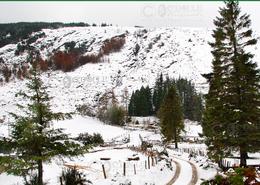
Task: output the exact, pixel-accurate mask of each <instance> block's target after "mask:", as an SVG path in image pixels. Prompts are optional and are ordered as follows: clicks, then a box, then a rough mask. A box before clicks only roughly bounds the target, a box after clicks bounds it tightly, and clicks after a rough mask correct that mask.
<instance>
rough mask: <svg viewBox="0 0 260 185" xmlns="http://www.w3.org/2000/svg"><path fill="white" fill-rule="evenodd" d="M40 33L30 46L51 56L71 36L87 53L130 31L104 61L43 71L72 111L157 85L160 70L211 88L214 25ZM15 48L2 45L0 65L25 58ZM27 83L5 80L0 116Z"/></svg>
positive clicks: (57, 101)
mask: <svg viewBox="0 0 260 185" xmlns="http://www.w3.org/2000/svg"><path fill="white" fill-rule="evenodd" d="M42 33H44V34H42ZM39 34H42V35H44V36H43V37H39V38H38V39H36V40H35V41H34V42H32V43H31V45H32V46H34V47H35V48H37V49H39V51H40V54H41V57H42V58H43V59H47V58H48V57H49V56H50V55H51V54H52V53H53V51H57V50H61V51H62V50H64V49H65V47H64V44H65V43H66V42H71V41H74V42H75V43H76V46H80V45H82V44H84V46H85V47H86V48H85V54H84V55H88V54H93V53H98V52H99V51H100V48H101V46H102V43H103V42H104V41H105V40H106V39H110V38H112V37H115V36H119V35H122V34H125V39H126V42H125V45H124V46H123V48H122V49H121V50H120V51H119V52H114V53H111V54H109V55H105V56H103V60H102V62H100V63H96V64H85V65H83V66H81V67H79V68H77V69H75V70H74V71H72V72H67V73H65V72H62V71H48V72H45V73H44V74H43V75H42V78H43V79H44V82H46V84H48V85H49V86H50V88H49V89H48V90H49V92H50V95H51V96H53V97H54V99H53V108H54V109H55V110H59V111H65V112H66V111H73V110H75V106H76V105H81V104H89V105H90V106H91V107H95V106H96V105H97V104H98V101H99V99H100V97H101V96H102V95H103V94H104V93H105V92H109V91H113V92H114V93H115V95H116V97H117V98H118V100H119V102H120V101H121V95H122V94H123V91H124V89H125V88H127V89H128V91H129V92H130V93H131V92H132V91H133V90H135V89H137V88H140V87H141V86H142V85H152V84H154V82H155V79H156V77H157V76H158V75H159V74H160V73H163V74H164V75H167V74H168V75H169V76H170V77H174V78H178V77H184V78H188V79H190V80H192V81H193V82H194V83H195V86H196V88H197V89H198V90H199V91H202V92H206V90H207V84H206V83H205V79H204V78H203V77H202V76H201V74H203V73H208V72H209V71H210V70H211V59H212V57H211V53H210V47H209V45H208V41H210V40H211V31H209V30H203V29H192V28H157V29H150V30H149V29H144V28H132V27H68V28H59V29H44V30H42V31H41V32H37V33H33V34H32V37H33V36H35V35H39ZM137 45H138V46H139V47H138V46H137ZM137 48H139V49H137ZM16 49H17V45H16V44H9V45H6V46H4V47H2V48H0V58H2V63H0V65H3V63H4V64H7V65H10V66H12V65H13V64H18V65H20V64H21V63H23V62H25V61H26V57H27V52H23V53H20V55H18V56H17V55H15V51H16ZM252 50H253V51H254V53H256V54H257V53H259V44H258V47H255V48H252ZM137 51H138V52H137ZM259 58H260V57H259V54H258V55H256V57H255V60H258V61H260V60H259ZM0 77H1V74H0ZM25 82H26V80H23V81H21V80H18V79H16V78H14V79H12V80H11V82H9V83H2V84H1V85H0V106H1V110H0V118H2V117H3V116H4V115H7V112H8V111H14V108H15V106H14V105H15V103H17V102H18V101H23V100H21V99H18V98H17V97H15V93H16V92H18V91H19V90H21V89H24V87H25Z"/></svg>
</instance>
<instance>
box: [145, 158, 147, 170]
mask: <svg viewBox="0 0 260 185" xmlns="http://www.w3.org/2000/svg"><path fill="white" fill-rule="evenodd" d="M145 169H147V161H146V160H145Z"/></svg>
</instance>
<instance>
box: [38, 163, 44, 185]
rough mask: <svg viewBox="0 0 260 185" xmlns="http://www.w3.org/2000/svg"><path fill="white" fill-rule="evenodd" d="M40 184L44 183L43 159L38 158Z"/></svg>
mask: <svg viewBox="0 0 260 185" xmlns="http://www.w3.org/2000/svg"><path fill="white" fill-rule="evenodd" d="M37 163H38V185H43V167H42V160H38V161H37Z"/></svg>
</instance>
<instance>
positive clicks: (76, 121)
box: [0, 116, 259, 185]
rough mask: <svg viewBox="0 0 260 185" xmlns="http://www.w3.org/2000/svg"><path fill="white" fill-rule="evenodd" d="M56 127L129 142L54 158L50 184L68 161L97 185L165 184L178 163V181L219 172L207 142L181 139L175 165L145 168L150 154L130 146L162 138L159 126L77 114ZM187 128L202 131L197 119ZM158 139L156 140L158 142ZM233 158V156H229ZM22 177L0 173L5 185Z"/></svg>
mask: <svg viewBox="0 0 260 185" xmlns="http://www.w3.org/2000/svg"><path fill="white" fill-rule="evenodd" d="M135 119H138V120H139V121H140V125H139V126H142V127H144V125H145V124H147V123H148V120H149V122H153V121H158V120H156V118H154V117H147V118H135ZM53 126H54V127H55V128H64V129H65V132H66V133H68V134H71V136H77V135H78V134H79V133H84V132H88V133H90V134H93V133H100V134H101V135H102V136H103V138H104V140H105V142H108V143H109V142H111V141H118V143H120V141H122V140H123V139H125V138H130V142H129V143H127V144H121V145H120V147H121V149H119V148H116V149H115V148H113V147H95V148H93V149H92V150H90V153H86V154H85V155H83V156H78V157H74V158H71V159H68V158H65V159H63V160H59V159H54V160H53V161H52V163H51V164H45V165H44V180H45V181H46V182H48V183H49V184H50V185H58V184H59V179H58V176H59V175H60V174H61V170H62V169H63V168H65V166H66V165H77V166H79V168H80V170H81V171H82V172H83V173H84V174H86V177H87V179H88V180H90V181H91V182H92V183H93V184H95V185H96V184H97V185H110V184H111V185H118V184H120V183H128V182H131V183H132V185H140V184H145V183H148V184H155V185H164V184H167V183H168V182H169V181H170V180H171V179H172V178H173V177H174V176H175V174H176V172H177V171H178V170H177V166H176V163H177V164H178V165H179V167H180V169H179V174H178V178H177V179H175V181H174V184H176V185H187V184H189V183H191V182H194V183H192V184H200V183H201V182H202V180H203V179H210V178H213V177H214V176H215V175H216V173H217V170H216V169H217V166H216V164H214V163H212V162H210V161H209V160H208V158H207V156H206V149H207V148H206V146H205V144H198V143H194V142H181V143H179V149H178V150H176V149H174V147H172V146H170V147H169V149H168V152H169V158H168V159H169V160H172V169H169V168H168V167H167V165H166V161H165V160H162V161H160V162H158V164H157V165H155V166H153V167H151V169H150V170H147V169H145V161H147V156H146V155H144V154H142V153H138V152H136V151H132V150H130V149H127V147H128V146H140V144H141V140H140V136H141V138H142V139H143V140H147V141H150V142H152V143H153V142H155V141H160V142H161V140H162V138H161V135H160V134H159V131H158V130H153V131H150V130H144V129H142V128H140V127H136V128H135V129H134V127H133V125H132V126H127V127H116V126H111V125H106V124H104V123H102V122H100V121H99V120H97V119H96V118H91V117H82V116H74V117H73V119H71V120H65V121H59V122H54V123H53ZM185 130H186V132H184V133H183V136H186V137H187V138H194V137H197V136H198V134H199V133H200V132H201V127H200V126H199V125H198V124H197V123H196V122H191V121H188V120H185ZM3 135H4V136H7V135H8V127H7V126H6V125H1V126H0V136H3ZM155 143H156V142H155ZM153 148H154V149H157V150H159V151H162V150H163V147H162V146H160V145H158V144H154V147H153ZM188 150H189V151H193V152H194V153H196V154H197V155H194V156H192V157H191V156H189V154H188V153H187V151H188ZM133 156H138V157H139V158H140V160H139V161H127V158H128V157H133ZM252 156H253V157H257V158H256V159H254V161H252V162H254V163H257V162H259V154H254V155H252ZM100 158H110V160H108V161H102V160H100ZM227 160H233V161H234V159H227ZM124 162H125V163H126V176H123V163H124ZM102 164H104V167H105V170H106V173H107V179H104V176H103V172H102ZM134 164H135V166H136V175H135V174H134ZM21 181H22V179H21V178H19V177H15V176H11V175H7V174H5V173H3V174H1V175H0V184H3V182H4V184H5V185H17V184H19V185H20V184H21Z"/></svg>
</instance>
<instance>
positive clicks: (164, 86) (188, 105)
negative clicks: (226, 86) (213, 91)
mask: <svg viewBox="0 0 260 185" xmlns="http://www.w3.org/2000/svg"><path fill="white" fill-rule="evenodd" d="M172 85H174V86H176V88H177V91H178V94H179V96H180V99H181V104H182V108H183V109H182V110H183V114H184V118H185V119H190V120H194V121H201V117H202V110H203V105H202V95H201V94H198V93H196V90H195V87H194V84H193V83H192V82H191V81H188V80H187V79H183V78H180V79H177V80H174V79H169V78H168V77H166V79H165V80H164V78H163V75H162V74H161V75H160V76H159V77H158V78H157V80H156V82H155V86H154V88H153V89H154V90H153V94H152V93H151V90H150V88H149V86H147V87H146V88H144V87H142V88H141V89H140V90H137V91H135V92H133V94H132V96H131V98H130V102H129V106H128V114H129V115H130V116H150V115H154V114H156V113H157V112H158V110H159V108H160V106H161V103H162V101H163V98H164V96H165V94H166V92H167V90H168V88H169V87H171V86H172ZM151 94H152V95H151Z"/></svg>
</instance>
